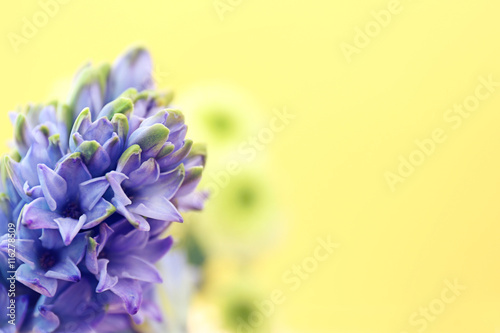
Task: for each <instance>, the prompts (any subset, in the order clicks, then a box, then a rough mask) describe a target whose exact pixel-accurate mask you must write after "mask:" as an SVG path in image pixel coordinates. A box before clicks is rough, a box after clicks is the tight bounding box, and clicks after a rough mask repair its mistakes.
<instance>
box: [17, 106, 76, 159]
mask: <svg viewBox="0 0 500 333" xmlns="http://www.w3.org/2000/svg"><path fill="white" fill-rule="evenodd" d="M9 116H10V120H11V122H12V124H13V125H14V146H15V148H16V150H17V152H18V153H19V154H20V155H21V156H22V157H24V156H26V154H27V153H28V150H29V149H30V147H32V146H33V145H34V144H35V143H38V144H39V145H40V146H41V147H44V148H45V149H47V148H48V147H49V145H50V144H51V143H50V141H49V138H50V137H51V136H53V135H58V136H60V135H63V136H64V137H62V138H60V139H61V142H66V141H67V133H66V131H67V129H66V125H65V124H64V122H62V121H61V120H59V119H58V117H57V103H53V104H49V105H46V106H44V105H29V106H27V107H26V108H25V109H24V110H20V111H18V112H11V113H10V114H9ZM63 149H64V147H63Z"/></svg>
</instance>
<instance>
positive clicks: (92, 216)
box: [22, 153, 115, 245]
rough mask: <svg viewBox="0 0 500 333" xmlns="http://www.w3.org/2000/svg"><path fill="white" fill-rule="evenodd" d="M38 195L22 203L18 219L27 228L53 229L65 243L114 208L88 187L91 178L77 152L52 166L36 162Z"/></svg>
mask: <svg viewBox="0 0 500 333" xmlns="http://www.w3.org/2000/svg"><path fill="white" fill-rule="evenodd" d="M38 177H39V179H40V189H41V196H40V197H39V198H36V199H35V200H33V201H32V202H30V203H29V204H27V205H26V206H25V207H24V210H23V215H22V216H23V218H22V223H23V224H25V225H26V226H27V227H28V228H30V229H57V230H58V231H59V233H60V234H61V237H62V240H63V242H64V244H65V245H69V244H70V243H71V241H72V240H73V238H75V236H76V235H77V233H78V232H79V231H80V230H81V229H91V228H93V227H94V226H96V225H97V224H99V223H100V222H102V221H103V220H104V219H106V218H107V217H108V216H110V215H111V214H113V213H114V212H115V208H114V206H113V205H112V204H111V203H109V202H108V201H106V200H104V199H103V198H102V197H101V196H99V195H96V192H95V191H92V189H89V188H90V187H92V184H91V183H89V181H90V180H91V179H92V176H91V175H90V173H89V171H88V169H87V167H86V166H85V164H84V163H83V161H82V158H81V156H80V153H73V154H71V155H67V156H66V157H65V158H64V159H63V160H62V161H61V162H60V163H59V164H58V166H57V168H56V169H55V170H52V169H50V168H49V167H47V166H46V165H43V164H39V165H38Z"/></svg>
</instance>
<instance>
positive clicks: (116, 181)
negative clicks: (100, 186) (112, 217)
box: [106, 171, 132, 209]
mask: <svg viewBox="0 0 500 333" xmlns="http://www.w3.org/2000/svg"><path fill="white" fill-rule="evenodd" d="M106 179H107V180H108V182H109V185H110V186H111V188H112V189H113V192H114V195H115V196H114V198H113V200H115V201H116V202H119V203H120V204H121V206H126V205H130V204H131V203H132V201H130V199H129V198H128V196H127V195H126V194H125V192H123V189H122V187H121V185H120V184H121V183H122V182H123V181H124V180H125V179H128V177H127V176H125V175H124V174H123V173H119V172H116V171H111V172H109V173H108V174H107V175H106ZM113 204H114V205H115V206H116V208H117V209H118V206H117V205H116V203H115V202H114V201H113Z"/></svg>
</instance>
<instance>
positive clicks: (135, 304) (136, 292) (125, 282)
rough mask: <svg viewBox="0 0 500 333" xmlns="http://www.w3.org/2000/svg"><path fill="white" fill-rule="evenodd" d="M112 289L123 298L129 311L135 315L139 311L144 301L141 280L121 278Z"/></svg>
mask: <svg viewBox="0 0 500 333" xmlns="http://www.w3.org/2000/svg"><path fill="white" fill-rule="evenodd" d="M111 291H112V292H114V293H115V294H116V295H117V296H119V297H120V298H121V299H122V300H123V302H124V303H125V308H126V309H127V311H128V313H130V314H132V315H133V314H136V313H137V311H139V308H140V307H141V303H142V288H141V285H140V283H139V281H136V280H132V279H119V280H118V283H117V284H116V285H115V286H114V287H113V288H111Z"/></svg>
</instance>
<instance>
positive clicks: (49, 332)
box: [33, 277, 109, 333]
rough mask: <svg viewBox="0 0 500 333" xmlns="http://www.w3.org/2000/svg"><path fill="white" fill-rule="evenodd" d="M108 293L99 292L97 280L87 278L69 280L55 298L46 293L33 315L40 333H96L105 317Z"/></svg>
mask: <svg viewBox="0 0 500 333" xmlns="http://www.w3.org/2000/svg"><path fill="white" fill-rule="evenodd" d="M108 301H109V300H108V298H107V297H106V295H96V294H95V292H94V291H93V282H92V281H91V280H90V279H89V278H87V277H84V278H82V280H81V281H80V282H79V283H78V284H75V283H73V284H71V283H66V284H64V285H63V286H61V287H60V288H59V290H58V292H57V294H56V295H55V296H54V297H46V296H42V297H40V299H39V300H38V302H37V306H36V310H35V313H34V315H33V318H34V319H33V321H34V322H33V332H36V333H63V332H78V333H91V332H92V333H96V332H99V331H96V330H95V328H96V326H97V325H98V323H99V322H100V321H101V320H102V319H103V318H104V317H105V315H106V312H105V311H104V310H105V309H104V308H105V304H107V303H108Z"/></svg>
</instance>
